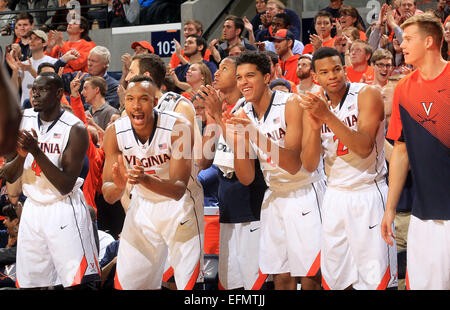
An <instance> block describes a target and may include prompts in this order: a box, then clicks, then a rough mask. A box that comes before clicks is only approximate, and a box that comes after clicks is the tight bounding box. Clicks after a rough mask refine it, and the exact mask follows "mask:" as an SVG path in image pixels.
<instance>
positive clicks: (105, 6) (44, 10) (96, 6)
mask: <svg viewBox="0 0 450 310" xmlns="http://www.w3.org/2000/svg"><path fill="white" fill-rule="evenodd" d="M78 8H79V9H80V10H82V9H104V19H103V18H100V19H99V18H95V19H97V21H98V22H107V16H108V4H106V3H104V4H91V5H80V6H75V5H72V6H71V7H55V8H41V9H28V10H14V11H6V12H0V19H2V16H3V15H18V14H20V13H30V14H32V13H47V12H60V11H70V10H75V9H78ZM51 18H52V16H48V19H47V21H46V22H48V21H49V20H51ZM90 22H92V20H90ZM63 24H66V23H56V24H52V25H49V26H52V28H56V27H57V26H58V25H63ZM43 25H46V24H36V23H35V26H43Z"/></svg>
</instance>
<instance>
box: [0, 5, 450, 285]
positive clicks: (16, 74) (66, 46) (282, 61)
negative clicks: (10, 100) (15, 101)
mask: <svg viewBox="0 0 450 310" xmlns="http://www.w3.org/2000/svg"><path fill="white" fill-rule="evenodd" d="M78 1H79V2H80V4H81V5H89V4H91V5H94V4H106V5H107V8H106V9H105V8H91V9H87V8H83V9H82V10H81V18H78V19H77V18H74V19H70V18H69V19H67V18H66V17H67V16H70V14H71V12H70V11H69V10H59V11H51V10H49V11H42V12H35V13H31V14H30V13H20V14H17V15H16V14H15V13H14V11H15V10H24V9H36V8H62V7H65V6H66V4H67V3H68V1H67V0H58V1H56V0H42V1H27V0H20V1H18V0H0V12H10V14H7V15H1V16H0V32H1V34H2V35H12V36H13V42H12V43H11V44H10V45H8V46H7V48H6V50H4V51H3V59H2V62H3V64H4V65H5V67H6V68H7V70H8V73H9V75H10V77H11V81H12V83H13V84H14V86H15V87H16V89H17V92H18V94H19V96H20V103H21V106H22V108H23V109H26V108H31V107H32V106H33V102H32V99H30V98H32V86H33V81H34V80H35V79H36V77H37V76H39V75H40V74H41V73H42V72H55V73H57V74H59V75H60V77H61V78H62V81H63V83H64V96H62V99H61V105H62V106H63V107H64V109H67V110H68V111H71V112H72V113H73V114H75V115H76V116H77V117H78V118H80V119H81V120H82V122H83V123H84V124H85V126H86V128H87V129H88V131H89V134H90V135H89V148H88V151H87V152H86V156H85V162H84V168H83V171H85V175H84V180H85V181H84V185H83V188H82V190H83V193H84V196H85V199H86V202H87V203H88V205H89V206H91V207H92V210H93V213H92V220H93V223H94V226H95V227H96V231H97V234H98V235H97V242H99V251H100V252H99V256H98V258H99V259H98V261H99V262H100V265H101V268H102V270H103V271H104V272H105V275H102V286H103V287H104V288H111V287H112V286H113V281H112V280H111V279H112V278H111V277H112V276H113V275H114V269H113V264H114V263H115V256H116V255H117V249H118V246H119V238H120V234H121V230H122V225H123V223H124V219H125V216H126V212H127V201H126V200H127V199H126V197H124V199H123V200H121V201H118V202H116V203H113V204H110V203H108V202H107V201H106V200H105V197H103V194H102V174H103V165H104V161H105V151H104V149H103V140H104V135H105V131H106V129H107V128H108V126H109V125H110V124H112V123H114V121H115V120H116V119H118V118H119V117H120V116H121V115H123V113H125V112H124V106H125V92H126V89H127V85H128V82H129V80H130V78H131V77H133V76H136V75H142V74H144V73H147V74H148V73H150V74H149V75H151V76H152V78H153V79H155V77H154V76H153V75H154V74H156V73H152V72H155V71H154V69H152V68H145V64H146V61H147V60H145V61H144V60H143V59H146V57H147V56H148V55H154V56H156V55H155V51H154V48H153V46H152V45H151V44H150V43H149V42H147V41H139V42H129V44H130V53H126V54H124V55H123V56H122V57H121V60H122V64H123V65H122V72H121V77H120V79H118V78H117V76H115V77H113V75H110V74H109V73H108V66H109V64H110V62H111V52H110V50H111V47H110V46H99V45H97V44H96V43H95V42H94V41H92V40H91V38H90V37H89V31H90V30H91V29H93V28H94V27H93V25H94V24H96V23H98V25H99V27H100V28H107V27H121V26H133V25H142V24H150V23H154V24H161V23H168V22H176V21H179V19H178V20H176V17H174V15H177V13H178V14H179V12H180V5H181V3H182V2H184V1H162V0H161V1H160V0H108V1H106V0H97V1H94V0H91V1H87V0H84V1H81V0H78ZM343 2H345V1H342V0H331V1H330V6H328V7H326V8H323V10H320V11H318V12H317V14H316V15H315V17H314V21H313V25H312V27H313V28H312V29H309V30H310V32H311V35H310V37H309V41H308V42H302V40H301V32H305V31H306V30H307V29H301V19H300V18H299V16H298V14H297V13H296V12H295V11H292V10H290V9H288V8H286V7H285V5H284V4H283V2H281V1H278V0H256V1H255V9H256V12H255V15H254V16H252V17H251V18H250V17H249V18H247V17H245V16H241V17H240V16H234V15H230V16H227V17H226V18H225V19H224V20H223V25H222V33H221V36H220V38H205V37H203V31H204V28H203V24H202V22H201V21H197V20H189V21H186V22H184V23H183V25H182V27H183V35H184V40H183V42H184V44H183V45H181V44H180V43H179V42H176V51H175V53H173V55H172V56H171V58H170V60H168V61H167V66H166V67H165V68H163V69H164V70H163V73H162V83H161V85H160V86H161V87H160V96H162V95H163V94H164V93H166V92H169V91H171V92H175V93H177V94H179V95H181V96H182V97H183V98H185V99H186V100H188V101H189V102H192V103H193V106H194V107H195V113H196V117H197V119H198V120H199V127H200V132H202V130H203V129H204V128H205V126H206V124H207V123H208V122H209V121H210V117H211V116H210V115H209V114H207V113H206V112H205V110H206V108H205V106H204V103H203V102H202V101H201V100H198V97H197V96H198V93H199V91H201V90H202V89H205V88H206V87H210V86H212V87H214V88H215V89H216V90H220V93H221V94H222V95H224V97H225V98H227V99H228V100H224V101H223V106H222V112H224V113H231V112H235V111H236V110H237V109H238V105H239V104H240V101H239V100H238V99H239V98H241V97H242V95H241V94H240V93H237V94H236V93H233V91H234V88H233V87H232V86H229V85H228V84H227V83H231V82H234V79H235V76H230V77H228V76H227V71H226V70H227V69H228V70H230V69H229V68H227V66H229V63H228V62H227V61H224V60H226V59H229V57H230V56H231V57H237V56H239V55H241V54H242V53H243V52H245V51H255V52H258V53H263V54H265V55H267V57H268V58H269V59H270V63H271V68H270V81H267V82H268V84H269V85H270V89H271V90H277V91H281V92H288V93H295V94H305V93H306V92H312V93H317V92H319V91H320V86H319V85H318V83H317V79H315V77H314V68H313V66H312V55H313V54H314V53H315V52H316V51H318V50H319V49H320V48H322V47H330V48H333V49H335V50H337V52H338V53H339V55H340V56H341V59H342V63H343V64H344V65H345V68H346V79H347V81H348V82H352V83H365V84H369V85H374V86H376V87H378V88H379V89H380V92H381V94H382V96H383V101H384V104H385V106H384V109H385V115H386V130H387V126H388V123H389V117H390V115H391V113H392V98H393V91H394V89H395V85H396V84H397V83H398V82H399V80H401V79H402V78H403V77H404V76H406V75H408V74H409V73H411V72H413V70H414V69H415V68H413V67H412V66H410V65H407V64H406V63H405V59H404V55H403V53H402V47H401V45H402V42H403V30H402V28H401V27H400V26H401V24H402V23H403V22H404V21H406V20H407V19H408V18H410V17H411V16H414V15H417V14H425V13H428V14H434V15H435V17H437V18H438V19H439V20H441V22H442V24H443V27H444V30H445V35H444V41H443V46H442V57H443V58H444V59H445V60H448V58H449V55H450V51H449V50H448V44H449V42H450V20H449V18H448V15H449V11H450V4H449V3H448V1H444V0H441V1H437V2H436V8H435V9H433V10H429V11H428V12H423V11H421V10H419V9H418V8H417V6H416V1H415V0H394V1H392V5H388V4H383V5H382V6H381V10H380V12H379V14H378V19H377V20H376V22H374V23H373V24H367V23H365V22H364V20H363V19H362V18H361V15H360V14H359V12H358V9H357V8H354V7H351V6H348V5H345V4H344V3H343ZM169 12H170V13H169ZM64 32H65V33H66V37H67V38H68V39H67V40H64V39H63V37H64V36H63V33H64ZM156 57H158V56H156ZM228 61H229V60H228ZM152 65H153V64H150V66H152ZM235 105H237V106H235ZM393 144H394V142H393V141H392V140H389V139H387V138H386V141H385V152H386V161H387V163H389V160H390V152H391V151H392V146H393ZM218 145H220V142H219V144H218ZM198 164H199V168H200V170H201V171H200V172H199V174H198V179H199V180H200V181H201V183H202V185H203V187H204V194H205V206H213V205H214V206H217V205H218V206H219V208H220V218H219V221H220V223H221V224H230V223H233V224H235V223H243V222H249V223H252V222H255V221H259V220H260V216H259V211H260V208H261V202H262V198H263V195H264V191H265V190H266V188H267V187H266V184H265V182H264V180H263V177H262V175H259V176H258V177H255V178H256V179H258V180H257V181H255V183H254V184H253V185H252V186H253V187H252V188H251V189H250V190H249V193H247V192H246V193H245V194H241V193H242V191H243V188H245V190H248V188H247V186H243V185H242V184H240V185H236V184H234V185H233V184H231V183H230V182H231V180H234V181H235V180H237V179H236V176H235V175H233V172H231V173H230V172H229V171H227V170H226V169H224V168H222V167H223V166H224V165H223V163H222V164H217V162H215V161H210V162H209V163H205V162H203V163H201V164H200V163H198ZM3 165H5V162H4V161H3V162H2V165H1V166H3ZM219 166H220V167H221V168H220V169H219V168H218V167H219ZM1 171H2V172H1V173H0V177H2V184H1V185H2V188H1V195H2V196H1V205H0V208H3V209H2V214H3V217H4V219H5V220H4V223H5V226H6V230H5V231H0V233H1V234H0V239H1V240H0V241H1V242H0V243H1V246H0V286H3V287H11V288H12V287H14V285H15V276H14V274H13V273H14V272H13V269H11V268H10V267H9V266H11V265H13V264H14V262H15V259H14V256H15V250H14V249H15V244H16V242H17V231H18V227H19V223H20V213H21V212H20V211H21V204H22V202H23V201H24V200H25V199H26V197H24V196H23V195H22V194H21V193H20V191H19V192H17V191H14V193H13V192H11V193H9V192H8V188H7V186H6V181H5V180H4V179H3V177H5V175H4V172H3V170H1ZM230 171H231V170H230ZM386 178H387V175H386ZM219 179H221V180H219ZM224 180H225V181H224ZM228 181H230V182H229V183H228V184H227V183H226V182H228ZM226 186H228V188H226ZM232 186H234V187H232ZM241 187H242V188H241ZM255 187H257V188H255ZM233 190H236V192H239V194H236V195H237V196H236V197H234V198H231V197H229V196H226V197H224V196H223V193H224V192H227V193H231V191H233ZM239 195H242V197H240V196H239ZM413 197H414V183H413V180H412V177H411V175H410V174H409V175H408V180H407V182H406V184H405V187H404V189H403V194H402V198H401V200H400V202H399V204H398V207H397V217H398V222H397V221H396V230H397V231H398V235H397V236H396V237H397V239H398V241H397V249H398V250H399V251H400V250H401V249H406V240H405V241H404V242H403V243H402V242H401V239H402V238H403V239H405V235H406V232H405V231H407V228H405V227H407V225H408V219H409V217H408V216H409V215H410V214H411V204H412V200H413ZM228 199H231V201H232V203H238V200H239V199H242V201H245V202H246V203H247V204H248V205H250V207H249V208H250V209H252V210H253V211H254V212H253V211H252V212H253V214H251V216H250V215H248V214H244V215H243V214H240V213H239V212H238V211H236V210H235V209H233V208H232V207H225V206H226V205H227V203H228V202H227V200H228ZM242 201H241V202H242ZM255 206H256V207H255ZM226 208H229V209H228V210H227V209H226ZM224 210H225V211H224ZM230 210H233V211H230ZM235 212H238V213H237V214H236V213H235ZM250 213H251V212H250ZM240 216H242V218H239V217H240ZM403 217H406V219H407V220H403ZM396 219H397V218H396ZM405 225H406V226H405ZM205 238H206V239H207V236H205ZM229 251H230V253H228V254H230V255H231V254H233V253H232V250H231V249H229ZM207 254H218V255H219V257H220V253H207ZM263 282H264V281H263ZM230 283H231V282H229V283H228V286H227V288H236V287H233V284H230ZM223 284H224V285H225V282H223ZM305 285H306V284H305ZM401 286H404V284H400V285H399V287H401ZM242 287H243V285H242Z"/></svg>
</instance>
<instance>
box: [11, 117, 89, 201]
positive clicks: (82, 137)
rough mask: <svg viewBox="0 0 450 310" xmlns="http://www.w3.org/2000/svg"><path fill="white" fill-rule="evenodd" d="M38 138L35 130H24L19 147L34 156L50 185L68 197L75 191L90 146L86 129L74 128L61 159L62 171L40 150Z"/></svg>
mask: <svg viewBox="0 0 450 310" xmlns="http://www.w3.org/2000/svg"><path fill="white" fill-rule="evenodd" d="M36 137H37V135H36V132H35V131H34V130H33V129H32V132H31V133H30V132H29V131H26V130H22V131H21V132H20V134H19V140H18V146H19V147H20V148H22V149H23V150H24V151H26V152H29V153H30V154H31V155H33V157H34V159H35V160H36V163H37V164H38V166H39V168H40V169H41V170H42V171H43V172H44V174H45V176H46V177H47V179H48V180H49V181H50V183H52V184H53V186H55V188H56V189H57V190H58V191H59V192H60V193H61V194H62V195H67V194H68V193H70V192H71V191H72V190H73V187H74V185H75V182H76V180H77V178H78V176H79V175H80V172H81V169H82V167H83V160H84V155H85V154H86V151H87V148H88V145H89V136H88V132H87V130H86V127H85V126H84V125H83V124H81V123H77V124H75V125H73V126H72V128H71V130H70V135H69V141H68V142H67V146H66V148H65V150H64V152H63V154H62V157H61V165H62V169H59V168H58V167H57V166H55V165H54V164H53V163H52V162H51V161H50V159H49V158H48V157H47V155H45V153H44V152H43V151H42V150H41V149H40V147H39V145H38V141H37V140H36Z"/></svg>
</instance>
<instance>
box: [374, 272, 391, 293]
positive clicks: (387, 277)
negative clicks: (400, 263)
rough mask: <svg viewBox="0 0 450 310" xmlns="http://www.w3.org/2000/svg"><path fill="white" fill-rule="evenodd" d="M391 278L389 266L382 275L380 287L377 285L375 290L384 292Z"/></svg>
mask: <svg viewBox="0 0 450 310" xmlns="http://www.w3.org/2000/svg"><path fill="white" fill-rule="evenodd" d="M390 278H391V272H390V269H389V266H388V267H387V269H386V272H385V273H384V276H383V279H381V282H380V285H378V287H377V290H385V289H386V288H387V286H388V284H389V280H390Z"/></svg>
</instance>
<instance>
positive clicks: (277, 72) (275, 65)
mask: <svg viewBox="0 0 450 310" xmlns="http://www.w3.org/2000/svg"><path fill="white" fill-rule="evenodd" d="M261 53H264V54H266V56H267V57H268V58H269V59H270V82H273V81H274V80H276V79H282V78H283V76H282V74H281V67H280V58H279V57H278V55H277V54H276V53H274V52H272V51H263V52H261ZM287 81H288V82H289V83H290V84H291V92H292V93H294V94H297V87H296V85H295V83H294V82H292V81H289V80H287Z"/></svg>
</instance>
